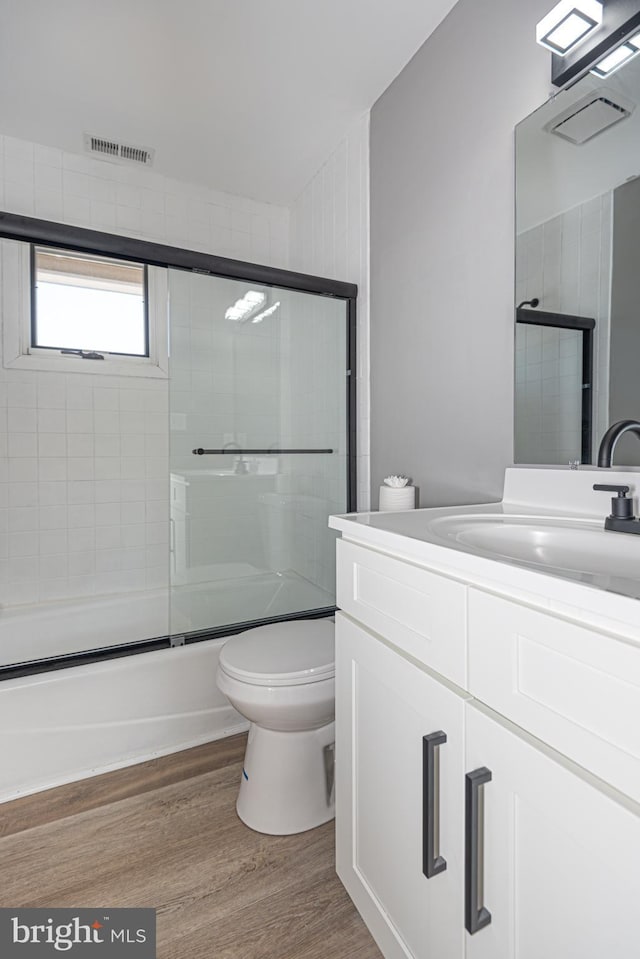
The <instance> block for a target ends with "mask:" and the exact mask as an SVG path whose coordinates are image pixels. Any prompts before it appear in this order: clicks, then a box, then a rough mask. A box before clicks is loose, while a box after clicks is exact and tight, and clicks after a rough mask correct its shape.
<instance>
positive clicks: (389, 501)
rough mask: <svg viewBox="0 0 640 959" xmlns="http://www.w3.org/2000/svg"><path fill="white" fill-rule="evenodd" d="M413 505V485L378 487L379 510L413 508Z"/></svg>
mask: <svg viewBox="0 0 640 959" xmlns="http://www.w3.org/2000/svg"><path fill="white" fill-rule="evenodd" d="M415 505H416V488H415V486H402V487H400V488H394V487H392V486H381V487H380V511H381V512H387V511H389V510H394V509H415Z"/></svg>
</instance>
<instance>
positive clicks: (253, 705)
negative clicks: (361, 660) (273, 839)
mask: <svg viewBox="0 0 640 959" xmlns="http://www.w3.org/2000/svg"><path fill="white" fill-rule="evenodd" d="M334 674H335V663H334V624H333V622H331V621H330V620H328V619H314V620H309V619H307V620H296V621H294V622H287V623H273V624H271V625H269V626H259V627H258V628H257V629H250V630H247V631H246V632H244V633H240V634H239V635H238V636H233V637H232V638H231V639H230V640H228V642H226V643H225V645H224V646H223V647H222V650H221V652H220V662H219V666H218V671H217V676H216V682H217V684H218V688H219V689H220V690H221V691H222V692H223V693H224V694H225V695H226V696H227V698H228V699H229V700H230V702H231V704H232V706H235V708H236V709H237V710H238V712H239V713H241V714H242V715H243V716H245V717H246V718H247V719H248V720H249V721H250V723H251V725H250V727H249V739H248V742H247V750H246V753H245V758H244V768H243V770H242V780H241V783H240V793H239V795H238V801H237V804H236V809H237V811H238V815H239V816H240V818H241V819H242V821H243V822H245V823H246V824H247V826H250V827H251V829H255V830H256V832H263V833H270V834H271V835H277V836H285V835H289V834H290V833H296V832H304V831H305V830H306V829H313V828H314V827H315V826H320V825H321V824H322V823H324V822H328V820H329V819H333V817H334V814H335V807H334V795H333V770H334V763H333V750H334V742H335V723H334V715H335V682H334Z"/></svg>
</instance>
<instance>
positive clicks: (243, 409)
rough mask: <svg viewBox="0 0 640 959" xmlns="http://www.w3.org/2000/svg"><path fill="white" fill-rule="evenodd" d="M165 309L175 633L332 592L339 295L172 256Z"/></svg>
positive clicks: (315, 606)
mask: <svg viewBox="0 0 640 959" xmlns="http://www.w3.org/2000/svg"><path fill="white" fill-rule="evenodd" d="M169 316H170V412H171V434H170V469H171V630H172V633H173V634H183V633H184V634H189V633H198V632H208V631H210V630H215V629H219V628H221V627H226V626H232V625H234V624H240V623H247V622H256V621H260V620H271V619H277V618H278V617H286V616H289V615H291V614H295V613H300V612H307V611H312V610H319V609H326V608H327V607H332V606H334V605H335V592H334V582H335V559H334V556H335V534H334V533H333V531H331V530H329V529H328V528H327V517H328V516H329V515H330V514H331V513H343V512H345V511H346V509H347V488H348V487H347V483H348V456H347V453H348V444H347V388H346V370H347V367H348V363H347V340H348V337H347V327H348V320H347V316H348V314H347V302H346V301H345V300H341V299H337V298H332V297H325V296H320V295H316V294H310V293H301V292H296V291H291V290H285V289H281V288H276V287H266V286H261V285H256V284H255V283H250V282H245V281H239V280H230V279H226V278H220V277H214V276H210V275H206V274H198V273H190V272H186V271H181V270H169ZM194 451H201V452H194Z"/></svg>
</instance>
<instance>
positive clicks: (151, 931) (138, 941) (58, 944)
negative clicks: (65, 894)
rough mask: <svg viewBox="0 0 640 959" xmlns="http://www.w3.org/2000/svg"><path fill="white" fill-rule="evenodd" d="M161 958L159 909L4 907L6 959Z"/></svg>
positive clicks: (1, 946)
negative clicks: (51, 958)
mask: <svg viewBox="0 0 640 959" xmlns="http://www.w3.org/2000/svg"><path fill="white" fill-rule="evenodd" d="M60 955H69V956H71V957H72V959H91V957H93V959H101V957H104V959H121V957H122V959H156V911H155V909H108V908H107V909H0V956H1V957H2V959H45V957H46V956H60Z"/></svg>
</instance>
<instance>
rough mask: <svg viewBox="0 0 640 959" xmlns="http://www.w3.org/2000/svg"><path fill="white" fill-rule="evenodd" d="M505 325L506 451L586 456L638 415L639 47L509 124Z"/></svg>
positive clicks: (557, 458)
mask: <svg viewBox="0 0 640 959" xmlns="http://www.w3.org/2000/svg"><path fill="white" fill-rule="evenodd" d="M515 330H516V341H515V443H514V448H515V455H514V459H515V462H516V463H548V464H557V463H559V464H566V463H569V462H575V461H579V462H581V463H594V462H596V456H597V449H598V444H599V441H600V439H601V438H602V435H603V433H604V432H605V430H606V429H607V427H608V426H609V425H610V424H611V423H613V422H615V421H616V420H620V419H628V418H631V419H640V375H639V369H640V56H639V57H636V58H635V59H634V60H632V61H631V62H630V63H628V64H626V65H625V66H623V67H622V68H621V69H619V70H618V71H617V72H615V73H614V74H612V75H611V76H609V77H606V78H602V77H598V76H596V75H595V74H591V73H589V74H587V75H586V76H585V77H583V78H582V79H581V80H579V81H578V82H577V83H576V84H574V85H573V86H572V87H571V88H569V89H568V90H563V91H561V92H560V93H558V94H557V95H555V96H554V97H552V98H551V99H550V100H548V101H547V103H545V104H544V105H543V106H541V107H540V108H539V109H538V110H536V111H535V113H532V114H531V115H530V116H529V117H527V118H526V119H525V120H523V121H522V123H520V124H519V125H518V126H517V127H516V325H515ZM616 463H617V464H624V465H630V466H639V465H640V443H638V439H637V437H636V436H625V437H623V438H622V439H621V440H620V443H619V445H618V447H617V448H616Z"/></svg>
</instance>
